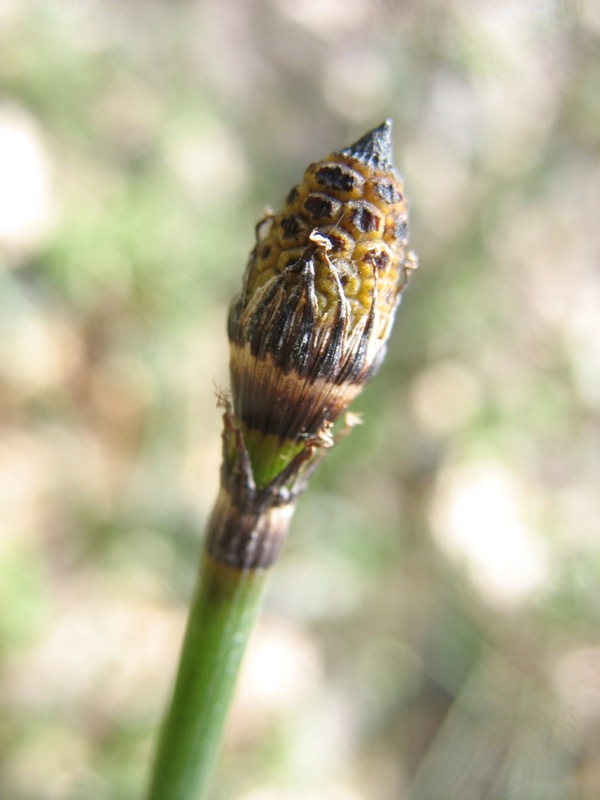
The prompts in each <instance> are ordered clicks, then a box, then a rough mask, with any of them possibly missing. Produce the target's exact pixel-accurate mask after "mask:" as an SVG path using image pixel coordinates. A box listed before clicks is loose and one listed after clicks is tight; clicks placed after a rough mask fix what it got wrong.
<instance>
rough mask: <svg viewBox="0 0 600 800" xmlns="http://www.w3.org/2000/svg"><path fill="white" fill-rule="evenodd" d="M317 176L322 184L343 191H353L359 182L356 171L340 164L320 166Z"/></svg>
mask: <svg viewBox="0 0 600 800" xmlns="http://www.w3.org/2000/svg"><path fill="white" fill-rule="evenodd" d="M315 177H316V179H317V181H318V183H319V184H320V185H321V186H325V187H328V188H329V189H337V190H338V191H341V192H351V191H352V189H354V188H355V187H356V186H357V185H358V182H359V179H358V175H356V173H354V172H353V171H352V170H350V169H347V168H345V167H342V166H340V165H339V164H332V165H331V166H329V165H327V166H324V167H320V168H319V169H318V170H317V171H316V173H315Z"/></svg>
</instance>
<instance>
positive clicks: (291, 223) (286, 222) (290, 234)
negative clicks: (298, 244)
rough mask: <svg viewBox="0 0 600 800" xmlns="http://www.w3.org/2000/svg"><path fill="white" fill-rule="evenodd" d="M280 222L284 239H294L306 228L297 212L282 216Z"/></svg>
mask: <svg viewBox="0 0 600 800" xmlns="http://www.w3.org/2000/svg"><path fill="white" fill-rule="evenodd" d="M280 224H281V230H282V231H283V235H284V238H286V239H296V238H297V237H298V236H299V235H300V234H301V233H302V232H303V231H305V230H306V225H305V224H304V220H303V219H302V218H301V217H300V216H299V215H298V214H292V215H291V216H289V217H282V219H281V223H280Z"/></svg>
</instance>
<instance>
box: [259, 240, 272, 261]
mask: <svg viewBox="0 0 600 800" xmlns="http://www.w3.org/2000/svg"><path fill="white" fill-rule="evenodd" d="M270 255H271V245H269V244H265V245H264V246H263V247H262V248H261V250H260V257H261V258H264V259H265V261H266V260H267V258H268V257H269V256H270Z"/></svg>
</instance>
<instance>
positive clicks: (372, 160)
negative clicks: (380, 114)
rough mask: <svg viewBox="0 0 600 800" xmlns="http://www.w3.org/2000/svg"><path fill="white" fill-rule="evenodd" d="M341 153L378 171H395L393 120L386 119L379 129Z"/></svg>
mask: <svg viewBox="0 0 600 800" xmlns="http://www.w3.org/2000/svg"><path fill="white" fill-rule="evenodd" d="M340 153H341V154H342V155H345V156H350V157H351V158H356V159H358V160H359V161H362V162H363V164H366V165H367V166H369V167H374V168H376V169H384V170H392V169H394V156H393V153H392V120H391V119H389V118H388V119H386V120H385V122H382V123H381V125H379V126H378V127H377V128H373V130H372V131H369V132H368V133H365V135H364V136H362V137H361V138H360V139H359V140H358V141H357V142H355V143H354V144H351V145H350V147H346V148H345V149H344V150H341V151H340Z"/></svg>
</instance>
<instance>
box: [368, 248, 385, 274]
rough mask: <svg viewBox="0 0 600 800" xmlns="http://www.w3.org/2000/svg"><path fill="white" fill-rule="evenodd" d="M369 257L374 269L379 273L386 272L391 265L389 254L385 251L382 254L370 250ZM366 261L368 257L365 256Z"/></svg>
mask: <svg viewBox="0 0 600 800" xmlns="http://www.w3.org/2000/svg"><path fill="white" fill-rule="evenodd" d="M368 256H370V262H371V264H373V265H374V267H375V268H376V269H377V270H378V271H379V272H383V271H384V270H386V269H387V268H388V265H389V263H390V257H389V254H388V253H386V251H385V250H382V251H380V252H377V250H370V251H369V253H368ZM366 259H367V256H365V259H364V260H366Z"/></svg>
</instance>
